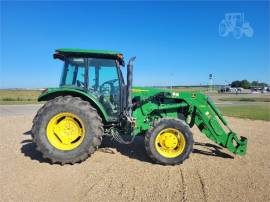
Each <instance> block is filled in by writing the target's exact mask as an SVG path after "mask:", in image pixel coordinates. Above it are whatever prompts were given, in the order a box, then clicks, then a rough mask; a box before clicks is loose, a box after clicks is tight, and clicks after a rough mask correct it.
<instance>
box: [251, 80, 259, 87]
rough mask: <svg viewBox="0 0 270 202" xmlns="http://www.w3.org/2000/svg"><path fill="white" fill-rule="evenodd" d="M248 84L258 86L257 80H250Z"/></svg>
mask: <svg viewBox="0 0 270 202" xmlns="http://www.w3.org/2000/svg"><path fill="white" fill-rule="evenodd" d="M250 85H251V86H253V87H254V86H258V85H259V82H258V81H252V82H251V84H250Z"/></svg>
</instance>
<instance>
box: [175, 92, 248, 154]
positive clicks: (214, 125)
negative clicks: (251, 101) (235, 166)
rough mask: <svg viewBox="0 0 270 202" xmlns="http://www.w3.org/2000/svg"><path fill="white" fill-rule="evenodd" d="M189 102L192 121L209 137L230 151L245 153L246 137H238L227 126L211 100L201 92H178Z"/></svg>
mask: <svg viewBox="0 0 270 202" xmlns="http://www.w3.org/2000/svg"><path fill="white" fill-rule="evenodd" d="M179 96H180V97H182V98H183V100H185V101H186V102H187V103H188V104H189V106H190V107H189V112H190V115H191V116H192V118H191V119H192V120H193V123H194V124H196V125H197V127H198V128H199V129H200V131H201V132H202V133H203V134H205V135H206V136H207V137H208V138H209V139H211V140H213V141H214V142H216V143H218V144H219V145H221V146H223V147H225V148H227V149H228V150H229V151H230V152H232V153H235V154H238V155H241V156H242V155H245V153H246V147H247V138H245V137H242V136H241V137H240V138H238V136H237V134H236V133H234V132H233V131H232V130H231V129H230V128H229V126H228V123H227V121H226V120H225V118H224V117H223V116H222V114H221V113H220V111H219V110H218V108H217V107H216V106H215V105H214V103H213V102H212V100H211V99H210V98H209V97H208V96H205V95H203V94H201V93H192V94H191V93H185V92H184V93H180V95H179Z"/></svg>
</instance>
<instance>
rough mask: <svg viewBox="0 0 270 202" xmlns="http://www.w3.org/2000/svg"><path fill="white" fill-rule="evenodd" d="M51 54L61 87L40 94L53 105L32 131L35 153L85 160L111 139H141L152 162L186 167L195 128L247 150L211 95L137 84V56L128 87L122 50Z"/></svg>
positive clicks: (54, 158) (231, 147)
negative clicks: (58, 64)
mask: <svg viewBox="0 0 270 202" xmlns="http://www.w3.org/2000/svg"><path fill="white" fill-rule="evenodd" d="M53 56H54V58H55V59H59V60H61V61H63V63H64V68H63V72H62V77H61V82H60V86H59V87H58V88H49V89H46V90H44V91H43V92H42V94H41V95H40V96H39V98H38V100H39V101H47V102H46V104H44V106H43V107H42V108H41V109H40V110H39V111H38V112H37V115H36V116H35V118H34V120H33V127H32V136H33V141H34V142H35V143H36V146H37V150H39V151H40V152H41V153H42V154H43V157H44V158H47V159H50V160H51V162H52V163H60V164H62V165H63V164H67V163H68V164H74V163H78V162H82V161H84V160H85V159H87V158H88V157H89V156H90V155H91V154H93V153H94V152H95V151H96V150H97V149H98V147H99V146H100V144H101V141H102V137H103V136H105V135H107V136H110V137H111V138H113V139H114V140H116V141H118V142H120V143H124V144H128V143H131V142H132V141H133V140H134V138H135V137H136V136H139V135H141V136H144V139H145V149H146V153H147V154H148V155H149V157H150V158H151V159H152V160H153V161H154V162H157V163H160V164H169V165H175V164H180V163H182V162H183V161H184V160H185V159H187V158H188V157H189V155H190V153H191V152H192V148H193V143H194V142H193V135H192V133H191V131H190V128H191V127H193V126H194V124H195V125H196V126H197V127H198V128H199V130H200V131H201V132H202V134H204V135H205V136H206V137H208V138H209V139H211V140H212V141H214V142H216V143H217V144H219V145H221V146H223V147H225V148H227V149H228V150H229V151H230V152H232V153H235V154H238V155H244V154H245V153H246V147H247V139H246V138H245V137H240V138H238V137H237V135H236V134H235V133H234V132H233V131H232V130H231V129H230V128H229V127H228V124H227V122H226V120H225V119H224V118H223V116H222V115H221V113H220V112H219V110H218V109H217V108H216V107H215V105H214V104H213V102H212V101H211V99H210V98H209V97H207V96H206V95H204V94H202V93H199V92H198V93H197V92H196V93H193V92H175V91H174V90H169V89H168V90H166V89H165V90H164V89H157V88H150V87H132V77H133V75H132V72H133V63H134V60H135V57H133V58H131V59H130V60H129V62H128V64H127V77H126V83H125V81H124V78H123V74H122V70H121V69H122V68H124V66H125V62H124V58H123V55H122V54H121V53H119V52H114V51H97V50H81V49H58V50H56V51H55V53H54V55H53ZM127 135H128V136H127Z"/></svg>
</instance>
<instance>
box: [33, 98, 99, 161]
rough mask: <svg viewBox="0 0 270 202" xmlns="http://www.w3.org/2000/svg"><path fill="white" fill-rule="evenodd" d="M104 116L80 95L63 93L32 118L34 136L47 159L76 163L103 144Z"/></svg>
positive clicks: (38, 147) (38, 148)
mask: <svg viewBox="0 0 270 202" xmlns="http://www.w3.org/2000/svg"><path fill="white" fill-rule="evenodd" d="M103 133H104V131H103V124H102V119H101V118H100V116H99V115H98V113H97V111H96V110H95V109H94V108H93V107H92V106H91V105H90V104H89V103H88V102H86V101H83V100H82V99H80V98H79V97H72V96H64V97H63V96H60V97H56V98H55V99H53V100H50V101H48V102H47V103H46V104H45V105H44V107H42V108H41V110H39V111H38V113H37V115H36V117H35V118H34V120H33V127H32V135H33V141H34V142H35V143H36V146H37V150H39V151H40V152H41V153H42V154H43V157H44V158H47V159H50V160H51V162H52V163H61V164H62V165H63V164H67V163H70V164H74V163H78V162H82V161H84V160H85V159H87V158H88V157H89V156H90V155H91V154H93V153H94V152H95V151H96V150H97V148H98V146H99V145H100V144H101V140H102V135H103Z"/></svg>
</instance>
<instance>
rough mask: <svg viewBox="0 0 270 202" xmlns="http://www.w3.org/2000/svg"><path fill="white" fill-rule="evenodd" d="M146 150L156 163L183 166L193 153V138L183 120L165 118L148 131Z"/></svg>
mask: <svg viewBox="0 0 270 202" xmlns="http://www.w3.org/2000/svg"><path fill="white" fill-rule="evenodd" d="M145 148H146V152H147V154H148V156H149V157H150V158H151V159H152V160H153V161H154V162H156V163H160V164H164V165H176V164H181V163H182V162H183V161H184V160H186V159H187V158H188V157H189V154H190V153H191V152H192V149H193V136H192V133H191V131H190V129H189V126H188V125H187V124H186V123H185V122H184V121H183V120H180V119H172V118H163V119H160V120H158V121H157V122H155V123H154V125H153V127H152V128H150V129H149V130H148V132H147V134H146V137H145Z"/></svg>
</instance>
